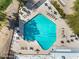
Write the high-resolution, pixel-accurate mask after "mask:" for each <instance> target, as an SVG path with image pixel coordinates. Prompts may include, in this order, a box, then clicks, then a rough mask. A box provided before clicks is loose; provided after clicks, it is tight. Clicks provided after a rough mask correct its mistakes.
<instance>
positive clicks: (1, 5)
mask: <svg viewBox="0 0 79 59" xmlns="http://www.w3.org/2000/svg"><path fill="white" fill-rule="evenodd" d="M11 2H12V0H0V10H2V11H3V10H5V9H6V8H7V7H8V6H9V4H10V3H11Z"/></svg>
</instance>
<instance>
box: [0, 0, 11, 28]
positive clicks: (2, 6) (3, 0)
mask: <svg viewBox="0 0 79 59" xmlns="http://www.w3.org/2000/svg"><path fill="white" fill-rule="evenodd" d="M11 2H12V0H0V29H1V28H2V27H3V26H5V25H6V23H7V22H6V21H7V18H6V14H4V11H5V10H6V8H7V7H8V6H9V5H10V3H11Z"/></svg>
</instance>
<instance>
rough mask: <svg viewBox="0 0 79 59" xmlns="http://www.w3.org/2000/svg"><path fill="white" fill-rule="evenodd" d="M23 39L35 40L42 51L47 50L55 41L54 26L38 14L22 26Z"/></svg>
mask: <svg viewBox="0 0 79 59" xmlns="http://www.w3.org/2000/svg"><path fill="white" fill-rule="evenodd" d="M24 39H25V40H27V41H34V40H36V41H37V42H38V43H39V45H40V46H41V48H42V49H44V50H48V49H49V48H50V47H51V46H52V45H53V44H54V43H55V41H56V24H55V23H54V22H52V21H51V20H49V19H48V18H47V17H46V16H44V15H43V14H38V15H36V16H35V17H33V18H32V19H31V20H30V21H28V22H26V23H25V24H24Z"/></svg>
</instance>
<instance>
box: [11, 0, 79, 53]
mask: <svg viewBox="0 0 79 59" xmlns="http://www.w3.org/2000/svg"><path fill="white" fill-rule="evenodd" d="M45 3H48V5H49V6H51V7H52V10H49V9H48V7H47V6H45ZM45 3H44V4H43V5H41V6H40V7H39V8H38V9H36V10H32V11H30V12H31V14H30V16H27V13H26V12H23V11H22V10H20V12H23V13H24V14H23V15H21V14H19V16H20V29H21V30H20V31H21V35H22V33H23V24H24V23H26V22H27V21H29V20H30V19H31V18H33V17H34V16H35V15H37V14H38V13H42V14H43V15H45V16H46V17H48V18H49V19H50V20H52V21H53V22H54V23H55V24H56V25H57V40H56V42H55V44H54V45H53V46H52V47H51V48H50V49H48V50H43V49H42V48H41V47H40V46H39V45H38V43H37V42H36V41H33V42H27V41H24V40H23V35H22V36H18V33H16V32H15V34H14V37H19V39H16V38H14V39H13V44H12V48H11V49H12V51H14V52H16V53H21V54H48V53H50V51H52V49H54V48H70V49H71V48H73V47H74V45H75V47H76V46H78V45H77V44H74V43H75V42H77V41H75V42H72V43H67V42H66V40H70V39H71V38H70V37H69V36H70V35H72V34H74V33H73V32H72V30H71V29H70V28H69V26H68V25H67V24H66V22H65V21H64V20H63V19H61V18H60V15H59V13H58V12H57V10H56V9H55V8H54V6H52V5H51V4H50V2H49V0H47V1H46V2H45ZM26 9H27V8H26ZM51 11H52V12H51ZM54 11H56V12H57V15H55V14H53V12H54ZM48 13H49V14H50V15H51V14H52V15H53V17H51V16H50V15H48ZM54 17H55V18H54ZM22 22H23V23H22ZM62 28H64V31H65V35H66V37H64V38H63V35H62ZM16 34H17V35H16ZM62 40H63V41H64V42H65V43H64V44H62V43H61V41H62ZM17 41H19V42H18V43H16V42H17ZM20 44H21V46H20ZM17 47H18V48H17ZM21 47H25V49H24V50H22V49H21ZM26 47H27V48H26ZM30 47H33V48H34V49H33V50H30V49H29V48H30ZM75 47H74V48H75ZM36 49H39V50H40V51H39V53H38V52H37V51H36Z"/></svg>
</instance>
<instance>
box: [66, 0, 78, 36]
mask: <svg viewBox="0 0 79 59" xmlns="http://www.w3.org/2000/svg"><path fill="white" fill-rule="evenodd" d="M74 4H75V5H74V7H73V8H74V10H75V13H74V14H73V15H68V16H67V20H68V23H69V25H70V27H71V28H72V30H73V31H74V33H75V34H77V35H78V36H79V0H76V1H75V2H74Z"/></svg>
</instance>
